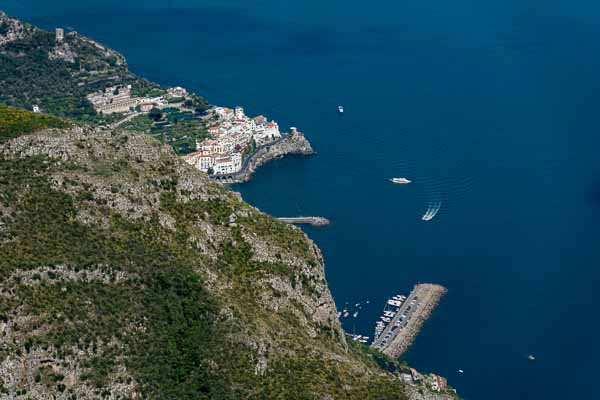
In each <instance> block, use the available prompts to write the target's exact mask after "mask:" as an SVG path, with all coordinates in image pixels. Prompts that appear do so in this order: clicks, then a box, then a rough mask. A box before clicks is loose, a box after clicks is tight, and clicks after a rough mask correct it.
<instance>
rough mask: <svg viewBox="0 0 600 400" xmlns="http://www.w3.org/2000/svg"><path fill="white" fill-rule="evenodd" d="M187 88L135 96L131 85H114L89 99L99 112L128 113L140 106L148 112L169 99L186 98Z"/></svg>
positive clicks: (93, 94) (88, 97)
mask: <svg viewBox="0 0 600 400" xmlns="http://www.w3.org/2000/svg"><path fill="white" fill-rule="evenodd" d="M187 96H188V92H187V90H185V89H184V88H182V87H174V88H169V89H167V94H166V95H165V96H159V97H151V98H150V97H133V96H132V94H131V85H127V86H112V87H108V88H106V89H104V90H101V91H99V92H94V93H91V94H89V95H88V96H87V99H88V100H89V101H90V103H92V105H93V106H94V109H95V110H96V112H97V113H98V114H114V113H128V112H131V111H134V110H135V109H136V108H137V107H138V106H139V109H140V111H142V112H148V111H150V110H151V109H152V108H154V107H159V108H160V107H165V106H167V104H168V100H169V99H177V98H181V99H185V98H187Z"/></svg>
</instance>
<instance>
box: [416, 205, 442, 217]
mask: <svg viewBox="0 0 600 400" xmlns="http://www.w3.org/2000/svg"><path fill="white" fill-rule="evenodd" d="M440 208H442V202H441V201H435V202H431V203H429V207H428V208H427V211H426V212H425V214H423V216H422V217H421V219H422V220H423V221H431V220H432V219H433V218H434V217H435V216H436V215H437V213H438V212H439V211H440Z"/></svg>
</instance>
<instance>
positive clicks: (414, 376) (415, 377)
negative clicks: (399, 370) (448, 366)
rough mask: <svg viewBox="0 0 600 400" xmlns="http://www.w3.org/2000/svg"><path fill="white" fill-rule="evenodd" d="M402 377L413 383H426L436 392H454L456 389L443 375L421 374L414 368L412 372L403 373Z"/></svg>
mask: <svg viewBox="0 0 600 400" xmlns="http://www.w3.org/2000/svg"><path fill="white" fill-rule="evenodd" d="M400 377H401V378H402V380H403V381H404V382H406V383H408V384H411V385H424V386H426V387H428V388H429V389H431V390H432V391H434V392H439V393H443V392H449V391H450V392H454V393H456V391H455V390H454V389H452V388H450V387H448V380H447V379H446V378H444V377H443V376H439V375H436V374H428V375H424V374H421V373H420V372H419V371H417V370H416V369H414V368H411V369H410V374H407V373H404V374H401V375H400Z"/></svg>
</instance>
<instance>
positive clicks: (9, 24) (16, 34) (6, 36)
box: [0, 11, 33, 46]
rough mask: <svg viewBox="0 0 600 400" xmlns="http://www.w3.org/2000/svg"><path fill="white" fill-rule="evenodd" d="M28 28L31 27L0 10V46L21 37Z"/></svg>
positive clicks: (25, 33)
mask: <svg viewBox="0 0 600 400" xmlns="http://www.w3.org/2000/svg"><path fill="white" fill-rule="evenodd" d="M28 29H33V28H32V27H28V26H26V25H25V24H23V23H22V22H21V21H19V20H18V19H14V18H9V17H8V16H7V15H6V13H4V12H3V11H0V46H2V45H4V44H6V43H10V42H14V41H16V40H20V39H23V38H24V37H25V36H26V35H27V33H28Z"/></svg>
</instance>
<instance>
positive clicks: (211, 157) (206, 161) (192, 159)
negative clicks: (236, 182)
mask: <svg viewBox="0 0 600 400" xmlns="http://www.w3.org/2000/svg"><path fill="white" fill-rule="evenodd" d="M183 159H184V160H185V161H186V162H187V163H188V164H190V165H192V166H194V167H195V168H196V169H199V170H200V171H203V172H209V170H212V172H213V174H219V175H222V174H233V173H236V172H239V171H240V170H241V169H242V155H241V154H240V153H231V154H214V153H213V154H203V153H202V152H201V151H198V152H196V153H192V154H188V155H187V156H185V157H184V158H183Z"/></svg>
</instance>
